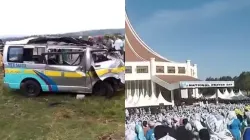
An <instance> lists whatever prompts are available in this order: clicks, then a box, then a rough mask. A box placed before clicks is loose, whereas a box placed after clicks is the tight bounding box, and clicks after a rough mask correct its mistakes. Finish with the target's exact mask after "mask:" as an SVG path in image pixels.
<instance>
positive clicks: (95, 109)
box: [0, 82, 125, 140]
mask: <svg viewBox="0 0 250 140" xmlns="http://www.w3.org/2000/svg"><path fill="white" fill-rule="evenodd" d="M2 83H3V82H0V88H1V89H2V90H1V93H0V110H1V111H0V130H1V131H0V139H1V140H109V139H110V138H111V139H112V140H122V139H124V131H125V130H124V118H125V117H124V115H125V114H124V100H125V96H124V91H122V92H120V93H119V94H118V95H117V96H116V97H114V98H112V99H110V100H108V99H105V98H104V97H96V96H87V97H85V99H83V100H76V98H75V95H73V94H65V93H64V94H56V93H46V94H45V93H44V94H43V95H41V96H39V97H36V98H27V97H24V96H22V95H20V93H18V92H17V91H9V90H8V89H6V88H3V84H2Z"/></svg>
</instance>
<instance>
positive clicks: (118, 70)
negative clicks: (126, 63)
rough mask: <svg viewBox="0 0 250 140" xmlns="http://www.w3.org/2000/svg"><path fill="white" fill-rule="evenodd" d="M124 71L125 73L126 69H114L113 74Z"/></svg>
mask: <svg viewBox="0 0 250 140" xmlns="http://www.w3.org/2000/svg"><path fill="white" fill-rule="evenodd" d="M123 71H125V67H118V68H113V69H112V70H111V72H112V73H121V72H123Z"/></svg>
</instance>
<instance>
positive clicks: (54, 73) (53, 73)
mask: <svg viewBox="0 0 250 140" xmlns="http://www.w3.org/2000/svg"><path fill="white" fill-rule="evenodd" d="M44 74H45V75H47V76H51V77H60V76H62V72H61V71H52V70H45V71H44Z"/></svg>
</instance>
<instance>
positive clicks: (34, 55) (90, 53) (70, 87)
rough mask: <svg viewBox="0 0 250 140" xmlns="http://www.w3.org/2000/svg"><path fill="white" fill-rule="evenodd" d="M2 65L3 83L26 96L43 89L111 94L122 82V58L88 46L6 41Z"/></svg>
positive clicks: (123, 81) (121, 86)
mask: <svg viewBox="0 0 250 140" xmlns="http://www.w3.org/2000/svg"><path fill="white" fill-rule="evenodd" d="M3 67H4V85H5V86H7V87H9V88H10V89H21V91H23V92H24V94H25V95H27V96H38V95H39V94H40V91H43V92H77V93H93V94H97V95H99V94H100V95H105V96H107V97H112V96H113V95H114V94H115V93H116V91H118V90H119V89H120V88H123V87H124V83H125V79H124V77H125V76H124V74H125V66H124V61H123V60H121V59H118V58H115V57H110V56H109V51H108V50H106V49H99V48H93V47H91V46H79V45H78V46H76V45H65V44H64V45H48V44H46V45H44V44H39V45H38V44H18V43H15V44H11V43H8V44H5V47H4V50H3ZM39 88H40V89H39Z"/></svg>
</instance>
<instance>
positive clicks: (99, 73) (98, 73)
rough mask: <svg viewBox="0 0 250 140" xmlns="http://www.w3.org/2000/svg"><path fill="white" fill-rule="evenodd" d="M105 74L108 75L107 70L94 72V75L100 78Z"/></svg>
mask: <svg viewBox="0 0 250 140" xmlns="http://www.w3.org/2000/svg"><path fill="white" fill-rule="evenodd" d="M107 73H109V69H99V70H96V74H97V75H98V76H102V75H104V74H107Z"/></svg>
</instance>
